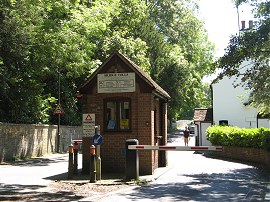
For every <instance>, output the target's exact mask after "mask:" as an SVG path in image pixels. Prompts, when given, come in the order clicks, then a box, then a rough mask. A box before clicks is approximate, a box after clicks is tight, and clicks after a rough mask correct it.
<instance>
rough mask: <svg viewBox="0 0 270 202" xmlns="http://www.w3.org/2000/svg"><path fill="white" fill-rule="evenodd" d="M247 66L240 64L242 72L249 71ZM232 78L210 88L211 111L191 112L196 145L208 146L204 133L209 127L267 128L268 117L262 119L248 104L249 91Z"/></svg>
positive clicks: (269, 124) (196, 110) (249, 63)
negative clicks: (192, 113)
mask: <svg viewBox="0 0 270 202" xmlns="http://www.w3.org/2000/svg"><path fill="white" fill-rule="evenodd" d="M250 65H252V64H251V62H250V61H245V62H243V63H242V64H241V66H240V69H241V70H242V71H244V70H246V68H249V67H250ZM237 82H238V83H239V82H240V79H239V78H236V77H235V76H232V77H231V78H229V77H223V78H222V79H220V80H217V81H214V82H213V83H212V84H211V89H212V107H213V108H211V109H202V108H197V109H195V111H194V118H193V119H194V123H195V125H196V127H195V135H196V145H200V146H201V145H206V146H209V145H211V143H210V142H209V141H208V140H207V139H206V129H207V127H209V126H211V125H231V126H238V127H240V128H259V127H266V128H270V120H269V117H262V116H260V115H259V114H258V109H256V108H254V107H253V106H251V105H250V104H249V92H250V90H249V89H246V88H245V87H243V86H242V85H241V84H240V85H238V86H237V87H235V84H237Z"/></svg>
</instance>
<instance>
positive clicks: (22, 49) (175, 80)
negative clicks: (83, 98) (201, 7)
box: [0, 0, 213, 125]
mask: <svg viewBox="0 0 270 202" xmlns="http://www.w3.org/2000/svg"><path fill="white" fill-rule="evenodd" d="M196 10H197V7H196V3H194V1H188V2H186V1H178V0H164V1H152V0H149V1H145V0H105V1H104V0H96V1H87V0H81V1H79V0H72V1H66V0H59V1H54V0H44V1H33V0H27V1H17V0H6V1H2V3H1V4H0V26H1V30H0V78H1V81H0V87H1V88H0V93H1V100H0V111H1V113H0V120H1V121H7V122H16V123H38V122H42V123H54V124H55V123H57V117H56V116H53V115H52V110H53V109H54V107H55V104H56V102H57V100H58V81H60V89H61V92H60V95H61V96H60V98H61V100H60V101H61V105H62V107H63V108H64V110H65V115H63V116H62V117H61V124H72V125H73V124H80V122H81V114H80V113H81V111H80V109H78V108H80V106H79V104H78V103H77V102H76V99H75V98H74V93H75V92H76V90H77V88H78V87H79V86H81V85H82V84H83V83H84V82H85V80H86V79H87V77H88V76H90V74H91V73H92V72H93V71H94V70H95V69H96V68H97V67H98V66H99V65H100V64H101V62H102V61H104V59H105V58H107V57H108V56H109V55H110V54H111V53H112V52H113V51H114V50H119V51H121V52H122V53H123V54H125V55H127V56H128V57H129V58H130V59H131V60H132V61H134V62H135V63H136V64H137V65H139V66H140V67H141V68H143V70H144V71H146V72H148V73H149V74H150V75H151V77H152V78H153V79H154V80H155V81H157V83H158V84H159V85H160V86H161V87H163V88H164V89H165V90H166V91H167V92H168V93H169V94H170V95H171V96H172V101H171V103H170V105H169V118H170V119H171V120H173V119H176V118H178V117H180V116H183V115H185V116H186V117H190V118H191V117H192V115H193V108H194V107H195V106H199V105H200V102H201V100H202V98H203V94H202V84H201V78H202V77H203V75H204V74H207V73H209V72H211V68H210V65H209V64H210V62H211V60H212V56H213V54H212V53H213V47H212V45H211V44H210V43H209V42H208V40H207V36H206V32H205V30H204V28H203V26H202V23H201V22H200V21H199V20H197V19H196ZM58 75H60V78H59V79H58ZM58 101H59V100H58Z"/></svg>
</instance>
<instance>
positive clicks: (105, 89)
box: [97, 72, 135, 93]
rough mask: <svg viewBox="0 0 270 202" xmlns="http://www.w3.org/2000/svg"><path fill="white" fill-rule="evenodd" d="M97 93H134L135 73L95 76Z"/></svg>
mask: <svg viewBox="0 0 270 202" xmlns="http://www.w3.org/2000/svg"><path fill="white" fill-rule="evenodd" d="M97 87H98V89H97V91H98V93H124V92H135V73H134V72H130V73H128V72H127V73H106V74H98V75H97Z"/></svg>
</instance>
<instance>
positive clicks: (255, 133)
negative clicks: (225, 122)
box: [206, 126, 270, 151]
mask: <svg viewBox="0 0 270 202" xmlns="http://www.w3.org/2000/svg"><path fill="white" fill-rule="evenodd" d="M206 138H207V140H209V141H210V142H211V143H212V144H214V145H223V146H237V147H252V148H259V149H265V150H267V151H270V129H269V128H248V129H247V128H239V127H232V126H211V127H209V128H207V130H206Z"/></svg>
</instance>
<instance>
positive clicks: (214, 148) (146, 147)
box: [128, 145, 223, 151]
mask: <svg viewBox="0 0 270 202" xmlns="http://www.w3.org/2000/svg"><path fill="white" fill-rule="evenodd" d="M128 149H131V150H170V151H207V150H208V151H223V148H222V146H192V147H189V146H151V145H128Z"/></svg>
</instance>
